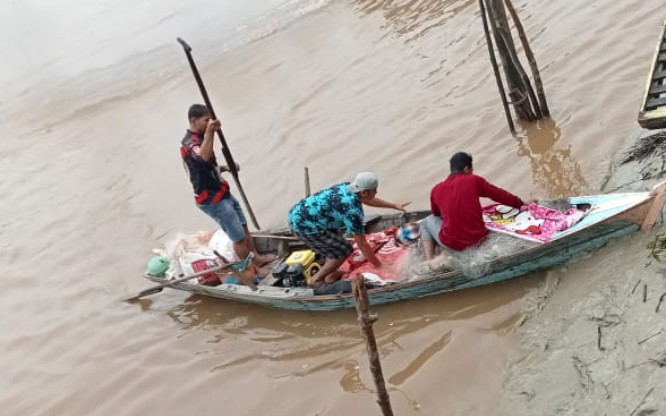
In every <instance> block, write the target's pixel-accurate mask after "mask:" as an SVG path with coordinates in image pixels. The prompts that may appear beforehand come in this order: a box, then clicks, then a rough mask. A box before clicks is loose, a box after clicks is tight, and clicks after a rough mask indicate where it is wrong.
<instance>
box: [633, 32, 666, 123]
mask: <svg viewBox="0 0 666 416" xmlns="http://www.w3.org/2000/svg"><path fill="white" fill-rule="evenodd" d="M660 33H661V35H660V36H659V40H658V41H657V48H656V50H655V52H654V57H653V59H652V65H651V66H650V72H649V74H648V78H647V85H646V86H645V93H644V94H643V101H642V103H641V109H640V111H639V113H638V124H640V125H641V127H643V128H646V129H663V128H666V21H664V26H663V28H662V30H661V31H660Z"/></svg>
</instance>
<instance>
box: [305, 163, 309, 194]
mask: <svg viewBox="0 0 666 416" xmlns="http://www.w3.org/2000/svg"><path fill="white" fill-rule="evenodd" d="M305 196H306V197H307V196H310V170H309V169H308V167H307V166H306V167H305Z"/></svg>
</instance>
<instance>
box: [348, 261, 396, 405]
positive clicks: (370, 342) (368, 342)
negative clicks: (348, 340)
mask: <svg viewBox="0 0 666 416" xmlns="http://www.w3.org/2000/svg"><path fill="white" fill-rule="evenodd" d="M353 291H354V299H356V311H357V312H358V322H359V325H360V326H361V334H362V335H363V338H364V339H365V346H366V349H367V351H368V359H369V361H370V371H371V372H372V378H373V380H374V381H375V386H376V387H377V403H378V404H379V407H380V408H381V409H382V414H383V415H384V416H393V409H391V401H390V399H389V395H388V392H387V391H386V383H385V382H384V374H383V372H382V363H381V362H380V361H379V352H378V351H377V340H376V339H375V333H374V331H373V330H372V324H374V323H375V322H376V321H377V314H371V313H370V312H369V301H368V292H367V290H366V289H365V280H364V279H363V275H362V274H360V273H359V274H358V275H356V278H355V279H354V285H353Z"/></svg>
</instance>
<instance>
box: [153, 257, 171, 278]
mask: <svg viewBox="0 0 666 416" xmlns="http://www.w3.org/2000/svg"><path fill="white" fill-rule="evenodd" d="M169 264H170V261H169V259H167V258H166V257H164V256H153V257H151V258H150V260H148V274H150V275H153V276H158V277H164V274H165V273H166V271H167V270H168V269H169Z"/></svg>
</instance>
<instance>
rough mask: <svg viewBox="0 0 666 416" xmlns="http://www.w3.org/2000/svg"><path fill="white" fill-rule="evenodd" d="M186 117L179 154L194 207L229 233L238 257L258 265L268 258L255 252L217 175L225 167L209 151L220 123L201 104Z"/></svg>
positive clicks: (235, 205)
mask: <svg viewBox="0 0 666 416" xmlns="http://www.w3.org/2000/svg"><path fill="white" fill-rule="evenodd" d="M187 118H188V120H189V122H190V128H189V129H188V130H187V132H186V133H185V137H184V138H183V140H182V142H181V146H180V156H181V157H182V158H183V164H184V165H185V170H186V171H187V172H188V175H189V177H190V182H191V183H192V187H193V188H194V200H195V201H196V204H197V207H199V209H201V210H202V211H203V212H205V213H206V214H208V216H209V217H211V218H212V219H214V220H215V222H217V223H218V224H219V226H220V227H221V228H222V230H224V232H225V233H226V234H227V235H228V236H229V238H230V239H231V240H232V241H233V245H234V250H235V252H236V254H237V255H238V257H239V258H241V259H244V258H246V257H247V256H248V255H249V254H250V253H251V252H252V253H254V254H255V257H254V262H255V264H257V265H258V266H261V265H263V264H264V263H266V262H268V261H271V260H272V259H270V258H268V257H267V256H260V255H258V254H257V253H256V249H255V247H254V243H253V241H252V237H251V236H250V231H249V230H248V228H247V221H246V219H245V215H244V214H243V210H242V209H241V207H240V204H239V203H238V201H237V200H236V198H234V196H233V195H231V192H230V191H229V183H228V182H227V181H225V180H224V179H223V178H222V176H221V175H220V174H221V173H222V172H226V171H228V170H229V169H228V167H227V166H222V167H220V166H218V164H217V160H216V159H215V153H214V151H213V139H214V135H215V132H216V131H217V130H218V129H219V128H220V126H221V125H220V122H219V120H212V119H211V117H210V111H208V108H207V107H206V106H205V105H202V104H193V105H192V106H190V108H189V110H188V112H187Z"/></svg>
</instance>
